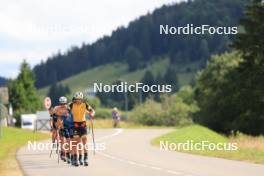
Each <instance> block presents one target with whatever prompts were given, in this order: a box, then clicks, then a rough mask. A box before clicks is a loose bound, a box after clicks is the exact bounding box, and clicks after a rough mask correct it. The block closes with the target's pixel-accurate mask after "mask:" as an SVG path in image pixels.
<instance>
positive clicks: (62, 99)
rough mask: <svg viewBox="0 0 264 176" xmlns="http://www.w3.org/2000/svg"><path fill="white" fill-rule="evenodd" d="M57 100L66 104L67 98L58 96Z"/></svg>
mask: <svg viewBox="0 0 264 176" xmlns="http://www.w3.org/2000/svg"><path fill="white" fill-rule="evenodd" d="M59 102H60V104H67V98H66V97H60V98H59Z"/></svg>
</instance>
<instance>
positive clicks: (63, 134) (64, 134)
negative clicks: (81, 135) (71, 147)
mask: <svg viewBox="0 0 264 176" xmlns="http://www.w3.org/2000/svg"><path fill="white" fill-rule="evenodd" d="M59 134H60V136H61V137H65V138H66V139H68V138H72V137H73V130H72V129H71V128H64V129H61V130H60V131H59Z"/></svg>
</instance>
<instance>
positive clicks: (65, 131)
mask: <svg viewBox="0 0 264 176" xmlns="http://www.w3.org/2000/svg"><path fill="white" fill-rule="evenodd" d="M52 116H53V117H56V118H57V122H56V129H57V130H59V137H60V144H61V153H60V157H61V160H63V161H65V162H66V158H67V160H68V162H69V151H68V150H67V151H66V150H64V147H63V146H64V144H65V143H67V140H65V138H66V139H69V138H70V135H71V133H72V132H71V131H70V128H69V126H70V113H69V110H68V107H67V98H66V97H60V98H59V105H58V106H56V107H55V108H54V109H53V111H52ZM66 119H67V121H66ZM64 125H67V126H65V127H64Z"/></svg>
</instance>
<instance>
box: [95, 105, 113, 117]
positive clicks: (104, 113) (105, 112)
mask: <svg viewBox="0 0 264 176" xmlns="http://www.w3.org/2000/svg"><path fill="white" fill-rule="evenodd" d="M95 117H96V118H98V119H111V118H112V112H111V109H105V108H99V109H97V110H96V112H95Z"/></svg>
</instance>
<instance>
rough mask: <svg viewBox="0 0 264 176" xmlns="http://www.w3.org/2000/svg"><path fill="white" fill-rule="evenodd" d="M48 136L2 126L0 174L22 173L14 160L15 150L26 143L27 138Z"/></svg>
mask: <svg viewBox="0 0 264 176" xmlns="http://www.w3.org/2000/svg"><path fill="white" fill-rule="evenodd" d="M47 138H49V135H48V134H44V133H33V132H32V131H30V130H22V129H18V128H3V136H2V138H0V175H1V176H20V175H23V174H22V172H21V170H20V168H19V164H18V162H17V160H16V151H17V149H19V147H21V146H23V145H25V144H27V142H28V141H29V140H31V141H33V140H42V139H47Z"/></svg>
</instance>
